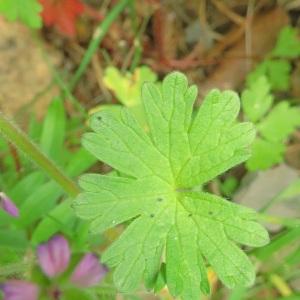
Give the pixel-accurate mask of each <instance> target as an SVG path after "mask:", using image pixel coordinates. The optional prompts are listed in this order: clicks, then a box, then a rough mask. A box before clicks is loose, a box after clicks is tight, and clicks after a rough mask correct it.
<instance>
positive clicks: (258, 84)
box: [242, 76, 273, 123]
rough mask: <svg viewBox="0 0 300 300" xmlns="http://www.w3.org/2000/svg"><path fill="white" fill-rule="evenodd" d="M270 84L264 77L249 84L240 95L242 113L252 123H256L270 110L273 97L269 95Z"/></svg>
mask: <svg viewBox="0 0 300 300" xmlns="http://www.w3.org/2000/svg"><path fill="white" fill-rule="evenodd" d="M270 88H271V87H270V84H269V82H268V80H267V78H266V77H265V76H261V77H259V78H258V79H257V81H255V82H251V84H250V86H249V88H248V89H246V90H244V92H243V93H242V107H243V111H244V113H245V114H246V116H247V117H248V119H249V120H250V121H252V122H254V123H255V122H257V121H258V120H259V119H261V118H262V117H263V116H264V115H265V114H266V112H267V111H268V110H269V109H270V107H271V106H272V103H273V96H272V95H271V94H270Z"/></svg>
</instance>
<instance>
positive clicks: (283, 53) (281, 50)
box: [272, 26, 300, 58]
mask: <svg viewBox="0 0 300 300" xmlns="http://www.w3.org/2000/svg"><path fill="white" fill-rule="evenodd" d="M272 55H274V56H279V57H287V58H296V57H297V56H299V55H300V39H299V37H298V33H297V30H296V29H295V28H293V27H290V26H287V27H285V28H283V29H282V30H281V32H280V34H279V37H278V39H277V43H276V46H275V48H274V49H273V51H272Z"/></svg>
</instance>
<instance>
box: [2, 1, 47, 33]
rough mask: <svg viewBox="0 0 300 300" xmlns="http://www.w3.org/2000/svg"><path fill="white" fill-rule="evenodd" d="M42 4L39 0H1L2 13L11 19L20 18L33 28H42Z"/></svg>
mask: <svg viewBox="0 0 300 300" xmlns="http://www.w3.org/2000/svg"><path fill="white" fill-rule="evenodd" d="M41 10H42V6H41V5H40V4H39V2H38V0H0V13H1V14H3V15H4V16H5V17H6V18H7V19H8V20H9V21H16V20H20V21H21V22H23V23H24V24H26V25H28V26H29V27H32V28H40V27H41V26H42V20H41V17H40V12H41Z"/></svg>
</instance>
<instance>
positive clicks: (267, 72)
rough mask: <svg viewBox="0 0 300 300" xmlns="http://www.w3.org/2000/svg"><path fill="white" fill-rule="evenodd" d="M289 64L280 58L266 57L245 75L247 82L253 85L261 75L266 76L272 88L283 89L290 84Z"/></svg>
mask: <svg viewBox="0 0 300 300" xmlns="http://www.w3.org/2000/svg"><path fill="white" fill-rule="evenodd" d="M290 72H291V64H290V62H288V61H286V60H281V59H266V60H264V61H263V62H262V63H260V64H259V65H258V66H256V68H255V69H254V70H253V71H252V72H250V73H249V74H248V76H247V84H248V85H255V84H256V82H257V80H258V79H259V78H260V77H261V76H266V78H267V79H268V81H269V83H270V85H271V88H272V90H278V91H285V90H287V89H288V88H289V86H290Z"/></svg>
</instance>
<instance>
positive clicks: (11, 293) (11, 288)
mask: <svg viewBox="0 0 300 300" xmlns="http://www.w3.org/2000/svg"><path fill="white" fill-rule="evenodd" d="M1 289H2V291H3V295H4V298H3V300H37V299H38V295H39V289H38V287H37V286H36V285H35V284H33V283H31V282H27V281H23V280H8V281H6V282H5V283H4V284H3V285H2V286H1Z"/></svg>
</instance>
